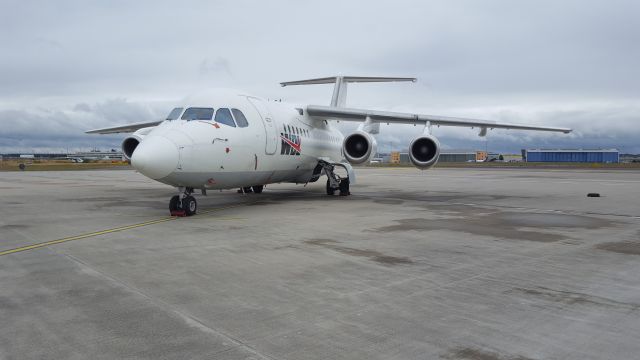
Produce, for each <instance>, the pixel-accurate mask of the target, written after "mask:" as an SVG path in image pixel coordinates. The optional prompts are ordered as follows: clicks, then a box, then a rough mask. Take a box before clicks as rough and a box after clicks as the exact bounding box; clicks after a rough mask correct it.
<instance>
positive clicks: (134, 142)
mask: <svg viewBox="0 0 640 360" xmlns="http://www.w3.org/2000/svg"><path fill="white" fill-rule="evenodd" d="M151 130H153V127H146V128H142V129H139V130H138V131H136V132H134V133H133V134H131V136H129V137H127V138H125V139H124V140H122V145H121V148H122V153H123V154H124V157H125V158H127V160H131V156H132V155H133V152H134V151H135V150H136V148H137V147H138V145H140V142H141V141H142V139H144V137H145V136H147V134H148V133H150V132H151Z"/></svg>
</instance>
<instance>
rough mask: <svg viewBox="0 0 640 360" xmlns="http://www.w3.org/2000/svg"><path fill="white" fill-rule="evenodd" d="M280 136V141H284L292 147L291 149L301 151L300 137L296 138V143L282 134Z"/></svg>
mask: <svg viewBox="0 0 640 360" xmlns="http://www.w3.org/2000/svg"><path fill="white" fill-rule="evenodd" d="M280 138H281V139H282V141H284V142H285V143H287V144H289V146H291V147H292V148H293V150H295V151H297V152H300V151H301V148H302V144H301V142H300V138H297V139H296V140H297V141H298V142H297V143H296V142H294V141H292V140H291V139H287V138H286V137H285V136H284V135H280Z"/></svg>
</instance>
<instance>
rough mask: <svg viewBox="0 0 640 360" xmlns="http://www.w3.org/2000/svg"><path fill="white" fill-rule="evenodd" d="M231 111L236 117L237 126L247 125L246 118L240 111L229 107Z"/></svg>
mask: <svg viewBox="0 0 640 360" xmlns="http://www.w3.org/2000/svg"><path fill="white" fill-rule="evenodd" d="M231 112H232V113H233V117H234V118H236V123H238V126H239V127H247V126H249V122H248V121H247V118H246V117H245V116H244V114H243V113H242V111H240V110H238V109H231Z"/></svg>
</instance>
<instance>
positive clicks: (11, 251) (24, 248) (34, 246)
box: [0, 201, 256, 256]
mask: <svg viewBox="0 0 640 360" xmlns="http://www.w3.org/2000/svg"><path fill="white" fill-rule="evenodd" d="M254 202H256V201H253V202H248V203H242V204H235V205H229V206H223V207H219V208H215V209H210V210H205V211H201V212H200V213H199V214H200V215H206V214H210V213H213V212H216V211H221V210H226V209H231V208H235V207H240V206H245V205H249V204H252V203H254ZM176 219H178V217H175V216H172V217H165V218H162V219H156V220H151V221H146V222H142V223H138V224H133V225H126V226H120V227H116V228H112V229H107V230H100V231H95V232H91V233H86V234H82V235H76V236H69V237H65V238H62V239H57V240H50V241H44V242H41V243H36V244H31V245H25V246H21V247H17V248H13V249H9V250H3V251H0V256H3V255H9V254H14V253H17V252H21V251H27V250H33V249H38V248H41V247H45V246H51V245H57V244H61V243H65V242H68V241H74V240H81V239H86V238H91V237H95V236H99V235H104V234H110V233H114V232H119V231H126V230H131V229H135V228H139V227H143V226H149V225H154V224H159V223H163V222H167V221H172V220H176Z"/></svg>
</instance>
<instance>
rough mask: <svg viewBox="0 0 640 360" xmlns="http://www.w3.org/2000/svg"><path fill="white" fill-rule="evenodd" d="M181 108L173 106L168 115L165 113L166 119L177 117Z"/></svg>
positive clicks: (180, 112)
mask: <svg viewBox="0 0 640 360" xmlns="http://www.w3.org/2000/svg"><path fill="white" fill-rule="evenodd" d="M182 110H184V109H183V108H175V109H173V110H171V112H170V113H169V115H167V120H175V119H177V118H179V117H180V114H182Z"/></svg>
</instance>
